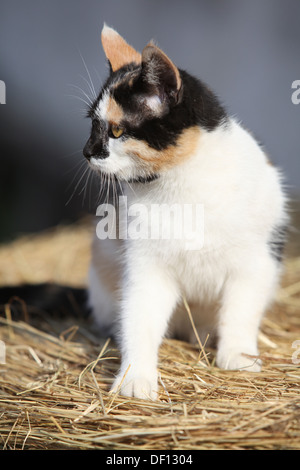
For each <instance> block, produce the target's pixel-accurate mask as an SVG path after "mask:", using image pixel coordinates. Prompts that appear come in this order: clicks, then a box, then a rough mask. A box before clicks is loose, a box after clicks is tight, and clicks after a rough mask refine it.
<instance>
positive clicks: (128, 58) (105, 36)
mask: <svg viewBox="0 0 300 470" xmlns="http://www.w3.org/2000/svg"><path fill="white" fill-rule="evenodd" d="M101 41H102V46H103V49H104V52H105V55H106V57H107V59H108V61H109V63H110V66H111V69H112V71H113V72H115V71H116V70H118V69H120V68H121V67H124V65H127V64H130V63H132V62H134V63H136V64H138V65H139V64H141V61H142V56H141V54H140V53H139V52H137V51H136V50H135V49H134V48H133V47H131V46H130V45H129V44H128V43H127V42H126V41H125V39H123V38H122V36H120V35H119V33H117V31H115V30H114V29H113V28H110V27H109V26H107V25H106V24H104V26H103V29H102V33H101Z"/></svg>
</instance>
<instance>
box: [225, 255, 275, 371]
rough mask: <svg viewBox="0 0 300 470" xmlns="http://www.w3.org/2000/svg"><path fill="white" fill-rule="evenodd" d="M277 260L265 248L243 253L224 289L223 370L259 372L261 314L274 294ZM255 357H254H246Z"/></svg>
mask: <svg viewBox="0 0 300 470" xmlns="http://www.w3.org/2000/svg"><path fill="white" fill-rule="evenodd" d="M277 280H278V266H277V263H276V261H275V260H274V259H273V258H272V257H271V256H270V255H269V253H268V252H266V250H261V252H260V254H259V253H256V254H254V255H253V256H252V258H249V256H241V257H240V261H239V266H236V269H235V270H234V272H233V273H231V275H229V276H228V280H227V283H226V286H225V290H224V296H223V302H222V306H221V309H220V312H219V324H218V337H219V342H218V351H217V361H216V362H217V365H218V366H219V367H221V368H223V369H232V370H233V369H243V370H245V371H251V372H259V371H260V369H261V361H260V359H259V358H256V357H255V356H257V355H258V348H257V336H258V331H259V326H260V322H261V319H262V316H263V314H264V312H265V310H266V308H267V307H268V304H269V302H270V301H271V300H272V297H273V296H274V291H275V288H276V285H277ZM246 355H249V356H254V357H247V356H246Z"/></svg>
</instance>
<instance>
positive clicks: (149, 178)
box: [128, 173, 159, 184]
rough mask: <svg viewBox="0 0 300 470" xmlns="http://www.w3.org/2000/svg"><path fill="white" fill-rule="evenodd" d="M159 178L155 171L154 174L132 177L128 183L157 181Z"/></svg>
mask: <svg viewBox="0 0 300 470" xmlns="http://www.w3.org/2000/svg"><path fill="white" fill-rule="evenodd" d="M158 178H159V175H157V174H156V173H153V174H152V175H149V176H139V177H138V178H134V179H130V180H129V181H128V183H142V184H146V183H151V181H155V180H157V179H158Z"/></svg>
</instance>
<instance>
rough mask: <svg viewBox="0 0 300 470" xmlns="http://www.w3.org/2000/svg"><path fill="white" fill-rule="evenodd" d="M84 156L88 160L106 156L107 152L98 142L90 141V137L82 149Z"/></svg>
mask: <svg viewBox="0 0 300 470" xmlns="http://www.w3.org/2000/svg"><path fill="white" fill-rule="evenodd" d="M83 155H84V157H85V158H86V159H87V160H88V161H90V159H91V158H92V157H93V158H99V159H104V158H107V157H108V152H107V151H106V150H105V149H104V148H103V146H102V145H100V144H95V143H92V142H91V139H89V140H88V141H87V143H86V144H85V146H84V149H83Z"/></svg>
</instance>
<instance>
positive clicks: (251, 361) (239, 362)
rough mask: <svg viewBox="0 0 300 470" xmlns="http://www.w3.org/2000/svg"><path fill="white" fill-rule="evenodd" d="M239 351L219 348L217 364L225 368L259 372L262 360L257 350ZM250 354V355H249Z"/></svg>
mask: <svg viewBox="0 0 300 470" xmlns="http://www.w3.org/2000/svg"><path fill="white" fill-rule="evenodd" d="M248 354H249V355H247V353H246V352H241V351H240V350H237V349H233V348H232V349H226V350H224V349H223V350H222V349H221V350H219V351H218V353H217V360H216V363H217V366H218V367H220V368H221V369H227V370H244V371H246V372H260V371H261V365H262V362H261V360H260V359H259V357H258V356H257V352H255V353H248ZM250 354H251V356H250Z"/></svg>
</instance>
